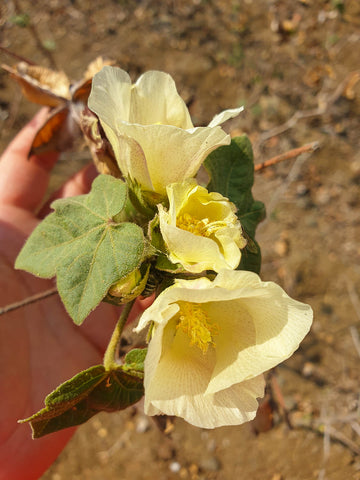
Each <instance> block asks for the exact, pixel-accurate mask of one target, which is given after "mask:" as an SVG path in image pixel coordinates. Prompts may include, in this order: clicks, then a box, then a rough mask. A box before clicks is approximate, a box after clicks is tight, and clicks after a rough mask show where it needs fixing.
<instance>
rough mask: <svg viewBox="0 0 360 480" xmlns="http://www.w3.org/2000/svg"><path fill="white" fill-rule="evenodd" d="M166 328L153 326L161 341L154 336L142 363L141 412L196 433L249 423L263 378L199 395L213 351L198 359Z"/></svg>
mask: <svg viewBox="0 0 360 480" xmlns="http://www.w3.org/2000/svg"><path fill="white" fill-rule="evenodd" d="M171 323H172V322H171V321H170V322H169V324H167V326H166V327H165V329H164V328H163V326H161V327H158V328H160V329H162V333H163V336H162V335H161V332H160V331H159V332H157V334H156V335H154V337H153V339H152V340H151V342H150V345H149V349H148V353H147V356H146V360H145V372H146V373H145V380H144V386H145V392H146V394H145V413H147V414H148V415H157V414H166V415H176V416H178V417H182V418H184V419H185V420H186V421H187V422H189V423H191V424H192V425H195V426H198V427H202V428H215V427H220V426H222V425H239V424H241V423H244V422H246V421H249V420H252V419H253V418H254V417H255V414H256V410H257V408H258V403H257V400H256V399H257V398H259V397H262V396H263V394H264V380H263V376H262V375H260V376H258V377H256V378H253V379H251V380H248V381H245V382H243V383H242V384H241V385H235V386H233V387H231V388H229V389H226V390H224V391H222V392H218V393H216V394H215V395H205V391H206V387H207V384H208V381H209V379H210V376H211V372H212V369H213V368H214V364H215V351H214V349H209V350H208V352H207V353H206V354H203V353H202V352H201V351H200V349H198V348H197V347H196V346H195V347H190V346H189V338H188V337H187V335H186V334H184V333H183V332H182V331H181V330H179V331H177V332H176V336H175V337H174V336H173V335H174V333H173V332H174V328H175V327H174V325H172V324H171ZM156 337H157V340H155V338H156ZM160 338H161V340H160ZM154 340H155V342H154V343H153V341H154ZM160 341H161V343H162V346H163V349H162V354H161V358H160V360H159V358H158V354H157V353H156V351H157V352H158V351H159V347H160V344H159V342H160ZM154 357H156V358H154ZM157 360H158V361H157Z"/></svg>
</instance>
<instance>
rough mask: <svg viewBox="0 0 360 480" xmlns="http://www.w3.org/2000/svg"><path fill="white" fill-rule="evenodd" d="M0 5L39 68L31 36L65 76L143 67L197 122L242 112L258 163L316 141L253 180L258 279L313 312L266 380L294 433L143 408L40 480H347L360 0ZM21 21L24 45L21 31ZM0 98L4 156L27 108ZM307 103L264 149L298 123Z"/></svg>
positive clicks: (10, 43)
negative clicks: (201, 425)
mask: <svg viewBox="0 0 360 480" xmlns="http://www.w3.org/2000/svg"><path fill="white" fill-rule="evenodd" d="M14 5H16V6H17V7H16V8H17V9H18V10H17V11H16V9H15V6H14ZM0 9H1V14H2V15H1V17H0V28H1V30H0V35H1V38H0V40H1V43H2V44H3V45H4V46H6V47H8V48H9V49H10V50H12V51H14V52H17V53H20V54H21V55H23V56H25V57H28V58H30V59H31V60H33V61H34V62H37V63H39V64H42V65H49V63H48V61H49V60H48V55H47V54H46V50H44V47H42V48H40V46H39V42H38V41H37V40H36V38H35V37H36V35H37V36H38V37H39V38H40V39H41V41H42V42H43V44H44V45H46V46H47V47H48V48H49V47H51V48H52V50H51V52H50V54H51V57H52V58H53V59H54V60H55V62H56V65H57V66H58V68H61V69H64V70H65V71H66V73H67V74H68V75H69V76H70V77H72V78H74V79H77V78H80V77H81V74H82V72H83V71H84V69H85V67H86V65H87V64H88V63H89V62H90V61H91V60H93V59H94V58H95V57H96V56H97V55H99V54H103V55H106V56H108V57H110V58H113V59H114V60H116V62H117V64H118V65H120V66H121V67H122V68H124V69H125V70H128V71H129V72H130V74H131V75H132V77H133V78H134V79H135V78H136V77H137V76H138V75H139V74H140V73H141V72H143V71H145V70H149V69H160V70H164V71H167V72H169V73H170V74H171V75H173V77H174V78H175V80H176V83H177V85H178V89H179V91H180V93H181V94H182V96H183V98H184V99H185V100H186V101H187V102H188V103H189V105H190V110H191V114H192V116H193V119H194V123H196V124H197V125H203V124H206V123H208V121H209V120H211V118H212V116H213V115H214V114H216V113H217V112H219V111H220V110H222V109H224V108H230V107H235V106H238V105H241V104H245V107H246V109H245V112H244V114H242V115H241V116H240V117H239V118H238V119H236V120H233V121H231V122H229V125H228V128H229V130H230V131H231V132H232V133H233V134H237V133H239V132H245V133H247V134H248V135H249V136H250V138H251V140H252V141H253V143H254V149H255V153H256V162H257V163H260V162H262V161H264V160H267V159H268V158H271V157H273V156H275V155H278V154H280V153H282V152H284V151H287V150H289V149H291V148H295V147H298V146H301V145H303V144H305V143H308V142H312V141H318V142H319V143H320V148H319V149H318V150H317V151H316V152H315V153H314V154H312V155H303V156H301V157H299V158H298V159H297V160H291V161H288V162H286V163H282V164H279V165H277V166H276V167H270V168H268V169H266V170H264V171H263V173H258V174H257V176H256V184H255V196H256V198H258V199H259V200H262V201H264V202H265V204H266V206H267V211H268V216H267V220H266V221H265V222H263V224H262V225H261V226H260V227H259V230H258V237H257V238H258V241H259V243H260V245H261V247H262V252H263V266H262V277H263V278H264V279H267V280H273V281H276V282H277V283H279V284H280V285H282V286H283V287H284V288H285V290H286V291H287V292H288V293H289V295H291V296H292V297H294V298H297V299H298V300H301V301H304V302H307V303H310V304H311V305H312V307H313V309H314V315H315V317H314V318H315V320H314V324H313V328H312V331H311V333H310V334H309V335H308V337H307V338H306V339H305V341H304V342H303V344H302V346H301V347H300V349H299V350H298V351H297V352H296V354H295V355H294V356H293V357H292V358H291V359H290V360H288V361H287V362H285V363H284V364H283V365H281V366H279V367H278V368H277V370H276V377H277V382H278V384H279V386H280V388H281V391H282V394H283V396H284V400H285V405H286V407H287V409H288V410H289V417H290V421H291V423H292V425H293V429H291V430H290V429H289V427H288V426H287V424H286V422H285V421H284V415H282V414H281V411H280V412H278V413H276V414H275V426H274V428H273V429H271V430H270V431H268V432H266V433H260V434H259V435H257V436H256V435H255V434H254V433H253V430H252V428H251V426H250V425H243V426H240V427H231V428H230V427H226V428H220V429H217V430H212V431H206V430H201V429H198V428H194V427H192V426H191V425H187V424H186V423H185V422H183V421H182V420H176V422H175V424H174V430H173V432H172V433H171V435H170V436H169V437H167V436H165V435H164V434H162V433H161V432H160V431H159V430H158V428H157V427H156V425H155V423H153V422H152V420H151V419H148V418H147V417H145V416H144V415H143V414H142V413H141V406H140V407H139V408H137V409H129V410H127V411H125V412H119V413H118V414H111V415H108V414H101V415H99V416H97V417H95V418H94V419H93V420H91V421H90V422H89V423H88V424H86V425H84V426H82V427H81V428H79V429H78V431H77V433H76V435H75V436H74V438H73V439H72V441H71V442H70V443H69V445H68V446H67V447H66V448H65V450H64V451H63V453H62V454H61V455H60V457H59V458H58V460H57V461H56V462H55V464H54V465H53V466H52V467H51V468H50V469H49V471H48V472H47V473H46V474H45V475H44V476H43V477H42V479H43V480H65V479H73V480H77V479H79V480H80V479H81V480H95V479H115V478H122V479H123V480H128V479H129V480H130V479H142V480H145V479H155V478H156V479H169V480H170V479H171V480H172V479H179V478H180V479H191V480H198V479H199V480H200V479H218V480H225V479H232V478H234V479H238V478H239V479H240V478H241V479H251V480H308V479H319V480H324V479H327V480H344V479H353V480H356V479H358V480H359V479H360V458H359V456H358V455H357V454H356V451H358V452H359V450H360V420H359V408H360V405H359V377H360V375H359V374H360V368H359V364H360V362H359V360H360V351H359V346H358V345H357V344H356V340H357V339H358V338H359V333H360V327H359V323H360V299H359V292H360V262H359V260H360V246H359V238H360V222H359V219H360V216H359V207H360V192H359V190H360V189H359V183H360V153H359V147H360V134H359V127H360V125H359V123H360V122H359V114H360V84H359V83H357V84H356V83H355V85H354V87H353V88H352V87H351V83H349V81H348V80H349V79H350V78H351V79H353V80H355V77H348V76H349V75H350V74H351V72H354V71H355V70H356V69H358V68H359V49H360V34H359V26H360V4H359V2H358V0H344V1H341V0H332V1H325V0H319V1H316V2H311V1H309V0H300V1H296V2H295V1H293V0H292V1H290V0H280V1H270V0H268V1H265V0H257V1H254V0H244V1H243V2H239V1H235V0H219V1H215V0H193V1H185V0H179V1H173V0H163V1H161V2H160V1H156V0H143V1H142V0H138V1H136V2H131V1H129V0H118V1H115V0H114V1H110V0H108V1H106V0H98V1H97V2H87V1H85V0H73V1H70V0H66V1H60V0H50V1H46V2H45V1H43V0H39V1H38V2H31V1H27V0H21V1H20V0H17V2H11V1H8V2H6V3H5V4H4V5H3V6H1V7H0ZM23 13H27V14H28V15H29V19H30V22H31V24H32V25H34V27H35V33H36V35H35V34H34V29H31V28H30V27H29V26H27V27H20V26H19V25H18V23H19V21H18V20H19V17H17V19H16V18H14V15H16V14H17V15H19V14H23ZM2 61H3V62H7V63H12V61H11V60H9V58H7V57H5V56H3V55H2ZM339 86H340V87H339ZM338 87H339V88H338ZM337 89H338V90H337ZM0 92H1V101H0V124H1V139H0V140H1V146H2V147H4V146H5V145H6V143H7V142H8V141H9V139H10V138H11V137H12V136H14V134H15V133H16V131H17V130H18V129H19V128H20V127H21V126H22V125H24V124H25V122H26V121H27V120H28V119H29V118H30V116H31V115H32V114H33V113H34V112H35V111H36V107H35V106H34V105H31V104H29V103H27V101H26V100H24V99H22V98H21V95H20V93H19V89H18V87H17V86H16V85H15V84H14V83H13V82H12V81H11V79H10V78H9V77H8V75H7V74H6V73H5V72H0ZM334 93H336V95H335V96H334V95H333V94H334ZM317 108H320V109H322V113H321V112H320V111H317V112H315V113H318V114H317V115H314V116H311V117H306V118H300V119H298V120H297V121H296V122H295V124H294V125H293V126H292V128H284V132H283V133H281V134H279V135H275V136H271V138H270V139H268V140H266V141H263V139H264V136H263V135H265V134H267V133H268V132H269V131H271V130H272V129H273V128H275V127H277V126H279V125H282V124H283V123H284V122H286V121H287V120H289V119H290V118H291V117H292V115H293V114H294V113H295V112H299V111H307V110H309V109H317ZM319 113H321V114H319ZM288 127H289V126H288ZM76 155H77V156H79V154H73V156H76ZM86 155H87V154H86V153H84V152H81V154H80V156H82V157H84V156H85V157H86ZM69 158H71V155H69V154H68V155H66V161H64V162H60V166H59V169H60V170H61V168H62V166H63V165H65V167H63V168H62V170H64V169H65V170H66V171H67V170H68V168H69V167H68V166H67V165H68V164H69V163H68V160H69ZM24 428H26V427H24Z"/></svg>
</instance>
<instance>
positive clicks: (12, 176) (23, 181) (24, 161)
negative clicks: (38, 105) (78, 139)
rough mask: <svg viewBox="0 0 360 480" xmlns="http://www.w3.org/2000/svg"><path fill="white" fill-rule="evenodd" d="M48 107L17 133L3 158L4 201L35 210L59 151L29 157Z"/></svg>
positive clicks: (0, 184)
mask: <svg viewBox="0 0 360 480" xmlns="http://www.w3.org/2000/svg"><path fill="white" fill-rule="evenodd" d="M47 113H48V110H47V109H45V108H43V109H41V110H40V111H39V112H38V113H37V114H36V115H35V116H34V118H33V119H32V120H31V121H30V122H29V123H28V124H27V125H25V127H24V128H23V129H22V130H21V131H20V132H19V133H18V134H17V135H16V137H15V138H14V139H13V140H12V142H11V143H10V144H9V146H8V147H7V148H6V150H5V151H4V153H3V155H2V157H1V160H0V202H2V203H3V204H6V205H12V206H16V207H20V208H24V209H26V210H29V211H31V212H35V211H36V209H37V208H38V206H39V205H40V204H41V202H42V200H43V197H44V195H45V192H46V189H47V186H48V183H49V178H50V172H51V169H52V168H53V166H54V164H55V162H56V160H57V159H58V156H59V154H58V153H56V152H51V153H46V154H44V155H32V156H31V157H30V159H28V155H29V151H30V148H31V144H32V142H33V140H34V138H35V135H36V132H37V131H38V129H39V128H40V126H41V125H42V124H43V123H44V121H45V120H46V117H47Z"/></svg>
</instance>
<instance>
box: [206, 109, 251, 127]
mask: <svg viewBox="0 0 360 480" xmlns="http://www.w3.org/2000/svg"><path fill="white" fill-rule="evenodd" d="M243 110H244V107H239V108H229V109H228V110H224V111H223V112H221V113H218V114H217V115H215V117H214V118H213V119H212V120H211V122H210V123H209V125H208V127H216V126H218V125H221V124H222V123H224V122H226V121H227V120H230V118H234V117H237V116H238V115H239V113H241V112H242V111H243Z"/></svg>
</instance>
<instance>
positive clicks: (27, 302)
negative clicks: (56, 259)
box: [0, 287, 57, 315]
mask: <svg viewBox="0 0 360 480" xmlns="http://www.w3.org/2000/svg"><path fill="white" fill-rule="evenodd" d="M56 293H57V288H56V287H54V288H50V290H45V291H44V292H41V293H37V294H36V295H32V296H31V297H27V298H25V299H24V300H20V301H19V302H15V303H11V304H9V305H5V307H0V315H3V314H5V313H9V312H11V311H13V310H17V309H18V308H22V307H25V306H26V305H30V304H31V303H35V302H38V301H39V300H43V299H44V298H47V297H50V296H51V295H55V294H56Z"/></svg>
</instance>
